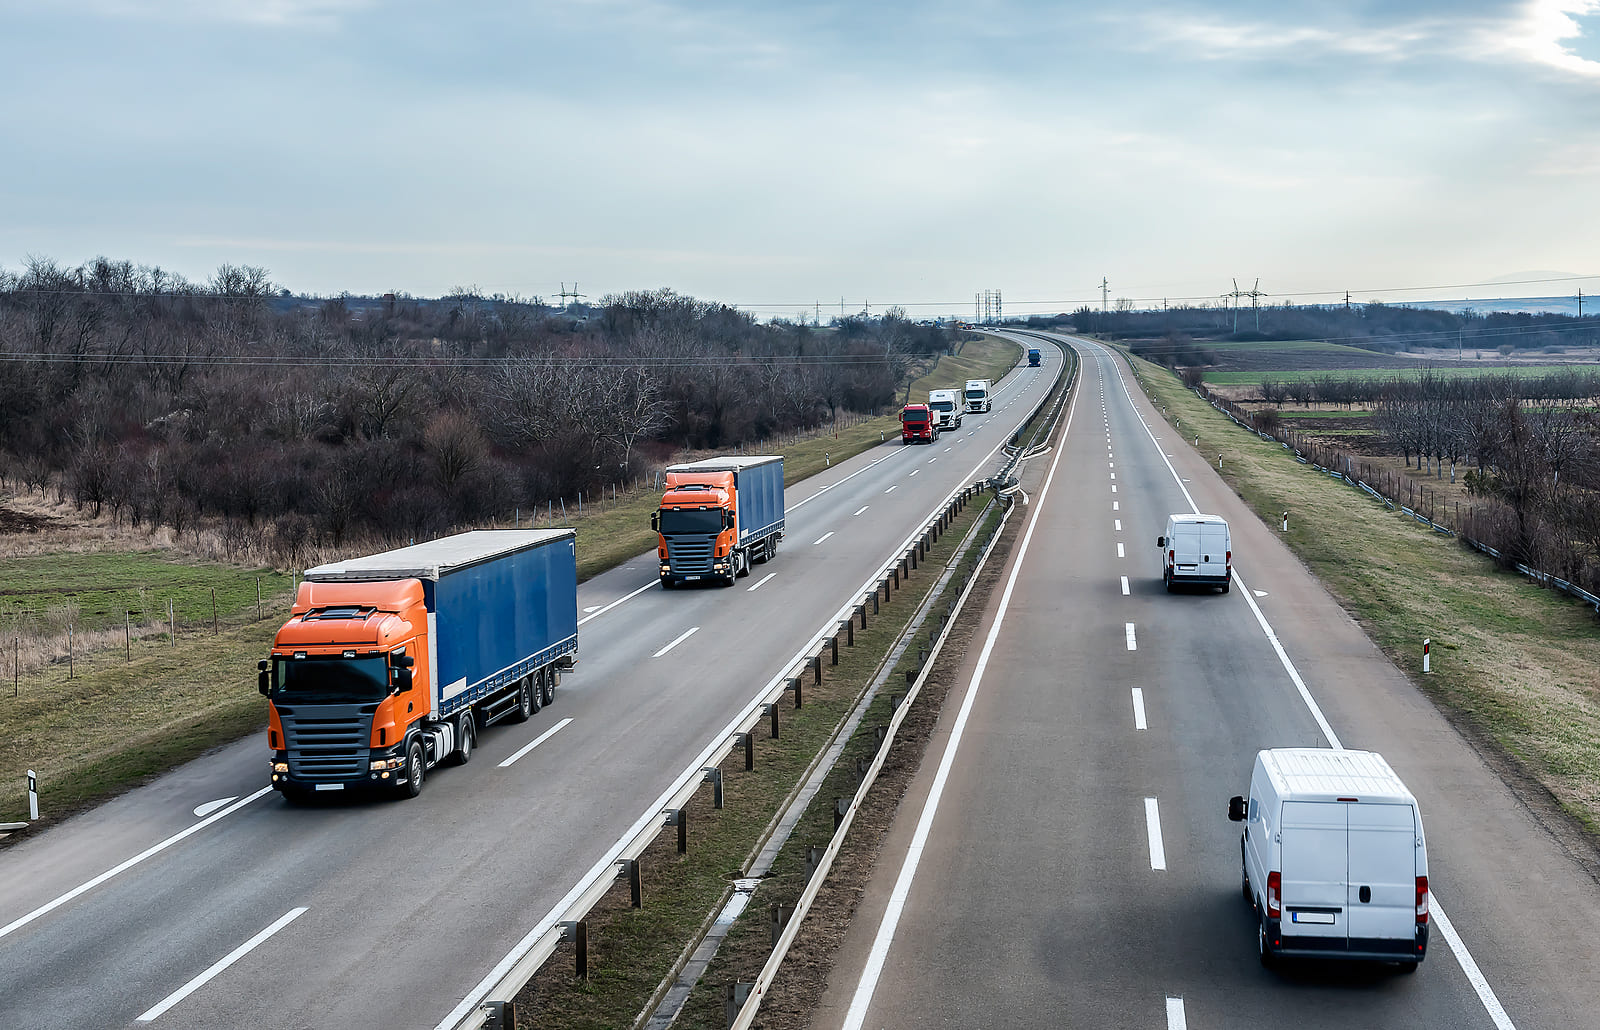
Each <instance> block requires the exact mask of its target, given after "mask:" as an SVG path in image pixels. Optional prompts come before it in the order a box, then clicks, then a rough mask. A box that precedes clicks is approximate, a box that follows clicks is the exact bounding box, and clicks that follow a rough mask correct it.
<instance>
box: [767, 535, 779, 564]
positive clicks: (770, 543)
mask: <svg viewBox="0 0 1600 1030" xmlns="http://www.w3.org/2000/svg"><path fill="white" fill-rule="evenodd" d="M777 556H778V535H777V534H776V533H774V534H773V535H772V536H769V537H767V561H771V560H772V559H774V558H776V557H777Z"/></svg>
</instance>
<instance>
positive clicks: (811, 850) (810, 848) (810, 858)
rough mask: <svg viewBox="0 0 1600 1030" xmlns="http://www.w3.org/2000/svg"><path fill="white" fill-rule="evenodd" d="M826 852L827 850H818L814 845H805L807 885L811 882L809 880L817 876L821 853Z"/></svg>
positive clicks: (820, 863)
mask: <svg viewBox="0 0 1600 1030" xmlns="http://www.w3.org/2000/svg"><path fill="white" fill-rule="evenodd" d="M826 850H827V849H826V848H819V847H817V846H816V845H815V844H811V845H807V847H806V882H807V883H810V882H811V878H812V877H813V876H815V875H816V874H817V869H818V867H820V866H821V865H822V853H823V852H824V851H826Z"/></svg>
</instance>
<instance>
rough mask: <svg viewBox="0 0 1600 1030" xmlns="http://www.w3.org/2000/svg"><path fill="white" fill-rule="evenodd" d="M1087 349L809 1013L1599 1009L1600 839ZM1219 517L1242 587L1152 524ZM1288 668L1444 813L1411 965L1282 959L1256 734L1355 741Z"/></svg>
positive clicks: (1103, 1015) (840, 1017)
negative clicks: (1427, 911)
mask: <svg viewBox="0 0 1600 1030" xmlns="http://www.w3.org/2000/svg"><path fill="white" fill-rule="evenodd" d="M1078 346H1079V349H1080V350H1081V351H1082V352H1083V353H1084V356H1085V371H1084V377H1083V388H1082V391H1081V395H1080V396H1079V397H1078V398H1077V400H1076V402H1075V405H1074V407H1073V409H1072V421H1071V425H1070V429H1069V431H1068V435H1067V437H1066V439H1065V441H1064V442H1063V443H1062V445H1061V446H1060V447H1059V448H1058V450H1057V452H1056V454H1055V464H1054V465H1053V467H1050V468H1049V469H1048V470H1047V469H1046V468H1043V467H1041V468H1039V469H1036V470H1033V471H1032V472H1031V473H1030V476H1029V477H1028V479H1025V483H1026V484H1027V485H1028V486H1029V487H1030V493H1031V494H1032V500H1033V504H1032V505H1031V509H1030V518H1031V519H1032V520H1033V521H1032V524H1031V525H1030V526H1028V527H1026V533H1027V537H1026V539H1027V541H1028V542H1027V544H1026V549H1025V551H1023V550H1022V548H1019V551H1022V553H1021V555H1020V557H1019V556H1018V555H1013V557H1012V565H1011V568H1010V569H1009V570H1008V572H1007V576H1008V579H1007V580H1002V582H1008V583H1009V584H1010V585H1009V586H1008V588H1007V589H1006V591H1005V592H1004V595H1003V598H996V600H995V602H994V604H993V605H992V606H991V609H990V611H989V612H988V614H987V621H986V624H985V626H984V627H983V629H982V630H980V635H979V639H980V640H986V641H988V646H987V647H985V648H984V649H983V650H982V651H981V652H975V653H974V654H973V655H972V656H971V657H970V658H969V659H968V664H967V667H966V669H965V671H964V672H963V677H962V682H963V683H964V684H965V686H964V688H963V689H962V690H961V691H959V692H957V693H955V694H953V695H952V696H951V698H950V699H949V700H948V701H947V702H946V708H945V711H944V715H943V718H942V722H941V728H940V733H939V735H937V736H936V737H935V741H934V745H933V747H932V749H931V750H930V754H929V757H928V759H927V760H926V761H925V762H924V767H923V769H922V771H921V773H920V774H919V777H918V780H917V782H916V784H915V785H914V787H913V788H912V791H911V792H910V794H909V795H908V797H907V798H906V800H905V801H904V802H903V803H902V805H901V809H900V811H901V815H900V818H899V819H898V821H897V823H896V826H895V827H894V829H893V831H892V836H891V839H890V840H889V842H888V844H887V845H886V847H885V848H884V850H883V852H882V854H881V856H880V859H879V866H878V868H877V869H876V870H875V872H874V877H873V881H872V883H871V885H870V887H869V890H868V892H867V895H866V897H865V898H864V900H863V902H862V904H861V906H860V908H859V909H858V911H857V914H856V916H855V919H854V921H853V923H852V926H851V930H850V933H849V935H848V937H847V939H846V941H845V943H844V944H843V946H842V948H841V952H840V958H839V963H838V966H837V968H836V970H835V974H834V978H833V981H832V983H831V985H830V987H829V990H828V992H827V995H826V997H825V999H824V1002H823V1005H822V1007H821V1008H820V1010H819V1011H818V1012H817V1013H816V1014H815V1016H814V1020H813V1023H812V1025H813V1026H814V1027H819V1028H822V1027H841V1026H842V1027H850V1028H858V1027H863V1026H865V1027H872V1028H888V1027H919V1028H925V1027H973V1026H984V1025H988V1026H1003V1027H1008V1028H1010V1027H1022V1028H1026V1027H1040V1028H1043V1027H1050V1028H1058V1027H1138V1028H1162V1027H1165V1028H1168V1030H1174V1028H1184V1027H1187V1028H1205V1027H1244V1026H1284V1025H1292V1026H1297V1027H1307V1028H1314V1027H1339V1028H1344V1030H1348V1028H1352V1027H1420V1026H1428V1027H1451V1028H1490V1027H1499V1028H1502V1030H1503V1028H1506V1027H1511V1026H1515V1027H1520V1028H1524V1030H1529V1028H1580V1027H1581V1028H1593V1027H1595V1026H1600V973H1597V965H1596V957H1597V954H1600V949H1597V946H1596V944H1595V935H1594V928H1595V927H1596V926H1597V925H1600V889H1597V886H1596V882H1595V880H1594V878H1593V876H1592V875H1591V873H1590V871H1589V869H1590V868H1592V867H1591V866H1587V865H1586V863H1589V862H1592V861H1593V858H1592V855H1590V854H1588V853H1585V852H1583V851H1581V850H1579V851H1571V850H1569V849H1568V847H1567V845H1565V844H1563V842H1562V839H1561V838H1560V836H1559V835H1558V834H1557V833H1554V832H1552V831H1551V830H1550V829H1548V828H1547V827H1546V825H1545V824H1544V823H1543V822H1542V821H1541V819H1540V818H1539V816H1538V815H1537V814H1536V813H1534V812H1532V811H1530V809H1529V808H1528V807H1526V806H1525V805H1523V804H1522V803H1521V802H1519V801H1518V800H1517V798H1516V797H1515V796H1514V795H1513V794H1512V792H1511V791H1510V790H1509V789H1507V787H1506V786H1505V785H1504V784H1503V783H1502V782H1501V781H1500V780H1499V779H1498V778H1497V777H1496V775H1495V774H1494V773H1493V772H1492V771H1491V770H1490V769H1489V768H1488V767H1487V766H1486V765H1485V764H1484V763H1483V762H1482V761H1481V760H1480V758H1479V757H1478V755H1477V754H1476V753H1475V752H1474V750H1473V749H1472V748H1471V747H1470V746H1469V745H1468V744H1467V743H1466V742H1465V741H1464V740H1463V739H1462V738H1461V737H1460V736H1459V735H1458V734H1457V733H1456V732H1455V731H1454V730H1452V729H1451V727H1450V726H1449V725H1448V724H1447V723H1446V721H1445V720H1444V718H1443V717H1442V716H1440V715H1439V714H1438V713H1437V712H1436V711H1435V710H1434V709H1433V708H1432V706H1431V705H1430V704H1429V703H1428V702H1427V701H1426V700H1425V699H1423V698H1422V697H1421V695H1420V694H1418V692H1417V691H1416V690H1415V688H1414V687H1412V686H1411V684H1410V683H1409V682H1408V681H1407V680H1406V679H1405V678H1403V677H1402V676H1401V675H1400V673H1399V672H1398V671H1396V670H1395V668H1394V667H1393V666H1392V665H1391V664H1390V663H1389V662H1388V661H1387V660H1386V659H1385V658H1384V657H1383V655H1382V654H1380V653H1379V652H1378V651H1377V649H1376V648H1375V647H1374V646H1373V645H1372V644H1371V643H1370V642H1369V641H1368V640H1367V638H1366V637H1365V635H1364V634H1363V633H1362V632H1361V631H1360V629H1359V628H1358V627H1357V626H1356V625H1355V624H1354V623H1353V621H1352V620H1351V619H1350V618H1349V617H1348V616H1347V615H1346V614H1345V613H1344V611H1343V610H1342V609H1341V608H1340V607H1339V606H1338V605H1337V604H1336V603H1335V602H1334V601H1333V600H1332V598H1331V597H1329V596H1328V594H1327V593H1326V592H1325V591H1324V590H1323V589H1322V588H1321V586H1320V585H1319V584H1318V583H1317V582H1316V580H1315V579H1314V578H1312V577H1311V576H1310V575H1309V573H1308V572H1307V571H1306V570H1305V569H1304V568H1303V566H1301V564H1300V563H1299V562H1298V561H1297V560H1296V559H1295V558H1294V556H1293V555H1292V554H1290V553H1289V552H1288V550H1287V549H1286V548H1285V547H1284V546H1283V545H1282V544H1281V543H1280V541H1279V540H1278V538H1277V533H1276V530H1275V528H1274V527H1269V526H1265V525H1263V524H1262V523H1261V522H1260V521H1259V520H1257V519H1256V518H1255V517H1254V516H1253V515H1251V513H1250V512H1249V511H1248V509H1247V508H1246V507H1245V506H1244V504H1243V502H1242V501H1240V500H1239V499H1238V498H1237V497H1236V496H1235V495H1234V494H1233V493H1232V491H1231V490H1230V489H1229V488H1228V487H1227V486H1226V485H1225V484H1224V483H1223V482H1222V481H1221V480H1220V479H1219V478H1218V477H1217V475H1216V474H1215V471H1214V470H1213V469H1211V468H1210V467H1209V466H1208V465H1207V463H1206V461H1205V459H1203V458H1201V457H1200V456H1198V455H1196V454H1195V452H1194V451H1193V449H1192V448H1191V447H1189V446H1188V445H1187V444H1186V443H1185V442H1182V441H1180V440H1178V439H1176V434H1175V433H1174V432H1173V431H1172V430H1170V429H1169V428H1168V427H1167V426H1166V425H1165V423H1164V422H1163V421H1162V419H1161V417H1160V413H1159V412H1158V411H1152V410H1151V406H1150V405H1149V403H1148V402H1147V401H1146V400H1145V399H1144V398H1143V396H1142V394H1140V393H1139V389H1138V385H1137V384H1136V383H1134V382H1133V381H1132V378H1131V376H1128V375H1127V373H1126V368H1125V365H1124V364H1123V363H1122V362H1121V361H1120V359H1113V358H1112V357H1111V356H1110V354H1109V352H1108V351H1107V350H1106V349H1105V348H1102V347H1099V346H1097V345H1094V344H1090V343H1087V342H1079V343H1078ZM1124 376H1127V378H1126V379H1124V378H1123V377H1124ZM1047 472H1048V477H1049V478H1048V482H1047V483H1045V482H1044V480H1045V478H1046V473H1047ZM1113 475H1114V476H1115V479H1113V478H1112V476H1113ZM1180 482H1181V488H1180ZM1041 487H1043V489H1042V490H1041V489H1040V488H1041ZM1185 489H1186V490H1187V492H1188V495H1189V496H1186V495H1185V493H1184V490H1185ZM1113 490H1115V492H1113ZM1191 496H1192V499H1193V506H1194V507H1193V508H1192V507H1191V503H1190V497H1191ZM1351 503H1352V504H1358V503H1368V502H1366V501H1365V500H1364V499H1362V498H1359V497H1358V496H1357V495H1355V494H1354V493H1353V492H1352V500H1351ZM1194 508H1198V510H1201V511H1206V512H1210V513H1214V514H1220V515H1223V516H1224V517H1226V518H1227V519H1228V520H1229V522H1230V524H1231V526H1232V531H1233V544H1234V565H1235V571H1236V572H1237V573H1238V575H1239V577H1240V578H1239V580H1238V581H1237V582H1236V583H1235V584H1234V589H1233V590H1232V591H1231V592H1230V593H1229V594H1227V595H1222V594H1218V593H1213V592H1210V591H1206V592H1197V593H1180V594H1172V595H1168V594H1167V593H1166V592H1165V591H1164V589H1163V586H1162V582H1161V562H1160V556H1159V553H1158V550H1157V548H1156V545H1155V540H1156V537H1157V536H1158V535H1160V534H1161V533H1162V532H1163V530H1164V527H1165V519H1166V516H1167V514H1168V513H1169V512H1174V511H1180V512H1181V511H1189V510H1194ZM1123 577H1126V583H1127V586H1126V588H1124V586H1123ZM1246 586H1247V587H1248V588H1249V589H1240V588H1241V587H1246ZM1252 603H1253V605H1254V607H1255V608H1259V611H1260V613H1261V619H1259V620H1258V618H1257V615H1256V612H1255V611H1254V610H1253V608H1252ZM1002 607H1003V611H1002ZM1263 622H1264V623H1265V625H1267V626H1270V627H1271V631H1272V633H1273V634H1275V636H1276V639H1277V640H1278V641H1279V642H1281V645H1282V649H1283V657H1282V658H1281V659H1280V656H1279V654H1278V653H1277V652H1276V651H1275V649H1274V646H1273V643H1272V641H1271V639H1269V636H1268V633H1267V631H1266V630H1265V629H1264V626H1263ZM1420 636H1421V634H1420V633H1419V643H1420ZM1291 664H1292V666H1293V668H1294V669H1295V670H1297V672H1298V675H1299V676H1300V678H1301V679H1302V681H1303V682H1304V684H1305V687H1306V692H1307V694H1308V695H1309V697H1310V698H1311V699H1312V701H1314V702H1315V704H1316V706H1317V707H1318V708H1319V709H1320V711H1321V712H1322V713H1323V717H1324V719H1325V721H1326V723H1327V728H1328V730H1330V731H1331V732H1332V733H1333V734H1334V736H1335V737H1336V738H1337V739H1338V740H1339V741H1340V742H1341V743H1342V744H1343V745H1344V746H1346V747H1353V748H1365V749H1370V750H1375V751H1378V752H1381V753H1382V754H1384V755H1385V756H1386V757H1387V758H1388V759H1389V761H1390V763H1391V764H1392V765H1393V766H1394V767H1395V769H1396V770H1397V771H1398V772H1399V774H1400V775H1401V777H1402V778H1403V779H1404V780H1405V781H1406V783H1407V785H1408V786H1410V787H1411V789H1412V790H1413V792H1414V793H1415V794H1416V796H1417V798H1418V799H1419V803H1420V805H1421V806H1422V812H1423V819H1424V823H1425V826H1426V829H1427V834H1428V854H1429V863H1430V885H1431V887H1432V890H1433V896H1434V919H1433V923H1434V925H1433V930H1432V937H1431V941H1430V944H1429V951H1428V957H1427V960H1426V961H1425V962H1424V963H1423V965H1422V967H1421V969H1420V970H1419V971H1418V972H1417V973H1416V975H1414V976H1402V975H1399V974H1398V973H1397V972H1396V971H1394V970H1393V969H1392V968H1390V967H1385V966H1379V965H1366V964H1361V965H1356V964H1347V965H1341V964H1314V963H1303V962H1294V963H1285V964H1284V965H1283V966H1282V967H1281V968H1280V969H1279V970H1277V971H1268V970H1265V969H1263V968H1262V967H1261V966H1260V964H1259V963H1258V962H1257V960H1256V954H1255V924H1254V918H1253V915H1252V913H1251V910H1250V908H1249V906H1248V904H1247V903H1246V902H1245V901H1244V900H1243V899H1242V898H1241V896H1240V891H1239V885H1240V858H1239V827H1238V825H1237V824H1235V823H1231V822H1229V821H1228V819H1227V814H1226V808H1227V800H1228V798H1229V797H1230V796H1232V795H1234V794H1243V793H1245V792H1246V790H1247V788H1248V785H1249V776H1250V770H1251V764H1252V761H1253V759H1254V755H1255V753H1256V751H1257V750H1258V749H1261V748H1266V747H1280V746H1327V745H1328V743H1329V740H1328V737H1327V735H1326V733H1325V731H1324V729H1323V728H1322V726H1321V725H1319V723H1318V720H1317V719H1316V718H1315V716H1314V715H1313V712H1312V708H1311V706H1310V705H1309V704H1308V702H1307V700H1306V698H1305V697H1303V696H1302V694H1301V691H1300V690H1299V688H1298V687H1297V686H1296V684H1295V683H1294V681H1293V678H1292V676H1291V675H1290V672H1289V666H1290V665H1291ZM1135 691H1138V692H1139V700H1140V701H1142V713H1140V712H1138V710H1137V702H1136V701H1135ZM1141 719H1142V721H1141ZM941 769H943V773H942V774H941V772H940V770H941ZM930 802H931V804H930ZM1152 809H1153V813H1152ZM1152 814H1153V818H1152ZM1152 825H1153V826H1154V827H1155V829H1154V831H1152ZM1445 922H1448V923H1449V924H1450V926H1451V927H1452V928H1453V930H1454V935H1455V936H1456V938H1457V940H1458V941H1459V944H1460V947H1459V948H1458V947H1453V946H1452V942H1451V941H1449V940H1447V935H1446V934H1445V933H1443V932H1442V929H1443V928H1442V925H1441V924H1443V923H1445ZM1469 969H1470V970H1472V971H1473V972H1470V973H1469ZM1474 976H1476V979H1477V981H1478V982H1477V983H1475V982H1474Z"/></svg>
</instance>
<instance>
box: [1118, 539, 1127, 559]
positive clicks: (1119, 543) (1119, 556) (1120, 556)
mask: <svg viewBox="0 0 1600 1030" xmlns="http://www.w3.org/2000/svg"><path fill="white" fill-rule="evenodd" d="M1117 557H1118V558H1126V557H1127V555H1126V554H1124V553H1122V543H1121V541H1118V542H1117Z"/></svg>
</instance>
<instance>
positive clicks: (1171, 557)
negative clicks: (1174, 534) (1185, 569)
mask: <svg viewBox="0 0 1600 1030" xmlns="http://www.w3.org/2000/svg"><path fill="white" fill-rule="evenodd" d="M1177 560H1178V552H1177V551H1168V552H1167V564H1168V565H1171V564H1173V563H1174V562H1176V561H1177Z"/></svg>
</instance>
